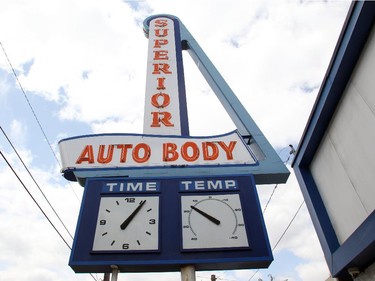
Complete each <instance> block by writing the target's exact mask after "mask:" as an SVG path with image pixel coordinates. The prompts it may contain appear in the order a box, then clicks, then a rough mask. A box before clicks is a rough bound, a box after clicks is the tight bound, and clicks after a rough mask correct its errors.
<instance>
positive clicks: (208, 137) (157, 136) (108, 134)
mask: <svg viewBox="0 0 375 281" xmlns="http://www.w3.org/2000/svg"><path fill="white" fill-rule="evenodd" d="M234 133H236V134H237V135H238V136H239V137H240V139H242V138H241V135H240V134H239V132H238V130H233V131H231V132H229V133H225V134H220V135H214V136H180V135H153V134H136V133H103V134H90V135H80V136H74V137H69V138H65V139H61V140H60V141H59V142H58V143H59V144H60V143H61V142H64V141H69V140H73V139H81V138H92V137H101V136H135V137H150V138H160V139H168V138H174V139H178V138H182V139H212V138H220V137H225V136H229V135H231V134H234Z"/></svg>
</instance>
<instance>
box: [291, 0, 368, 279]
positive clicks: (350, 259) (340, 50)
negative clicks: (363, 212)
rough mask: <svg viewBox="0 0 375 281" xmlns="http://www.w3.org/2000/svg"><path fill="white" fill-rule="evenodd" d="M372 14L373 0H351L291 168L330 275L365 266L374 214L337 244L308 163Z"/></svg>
mask: <svg viewBox="0 0 375 281" xmlns="http://www.w3.org/2000/svg"><path fill="white" fill-rule="evenodd" d="M374 20H375V2H371V1H358V2H357V1H355V2H353V3H352V6H351V8H350V10H349V13H348V17H347V19H346V22H345V25H344V28H343V30H342V33H341V35H340V39H339V41H338V44H337V46H336V49H335V52H334V55H333V57H332V59H331V63H330V65H329V68H328V71H327V73H326V76H325V78H324V80H323V83H322V87H321V89H320V92H319V95H318V97H317V100H316V102H315V105H314V107H313V110H312V113H311V115H310V118H309V121H308V123H307V126H306V128H305V131H304V133H303V136H302V139H301V142H300V145H299V148H298V151H297V154H296V157H295V159H294V161H293V164H292V166H293V168H294V171H295V174H296V177H297V180H298V182H299V184H300V187H301V190H302V193H303V196H304V198H305V201H306V205H307V207H308V209H309V212H310V215H311V218H312V221H313V224H314V226H315V229H316V232H317V234H318V237H319V240H320V243H321V246H322V248H323V252H324V255H325V258H326V261H327V264H328V267H329V269H330V272H331V274H332V276H334V277H344V278H345V277H347V276H349V275H348V273H347V268H348V267H351V266H357V267H359V268H360V269H364V268H366V267H367V266H368V265H369V264H371V263H373V262H374V260H375V249H374V248H375V236H374V233H375V214H374V213H372V214H371V215H370V216H369V217H368V218H367V219H366V220H365V221H364V222H363V224H362V225H361V226H360V227H359V228H358V229H357V230H356V231H355V232H354V233H353V234H352V235H351V236H350V237H349V238H348V239H347V240H346V241H345V242H344V243H343V244H342V245H340V244H339V242H338V239H337V236H336V234H335V231H334V228H333V226H332V223H331V221H330V219H329V216H328V214H327V211H326V208H325V206H324V203H323V201H322V199H321V197H320V194H319V191H318V188H317V186H316V183H315V181H314V178H313V176H312V174H311V171H310V167H309V166H310V164H311V162H312V160H313V157H314V155H315V153H316V151H317V149H318V147H319V144H320V142H321V140H322V138H323V136H324V134H325V131H326V129H327V127H328V126H329V123H330V120H331V118H332V116H333V114H334V112H335V109H336V107H337V105H338V103H339V101H340V99H341V97H342V95H343V93H344V92H345V88H346V85H347V83H348V81H349V79H350V76H351V75H352V72H353V70H354V68H355V66H356V63H357V61H358V59H359V57H360V55H361V53H362V50H363V48H364V46H365V44H366V42H367V38H368V35H369V33H370V32H371V29H372V28H373V23H374Z"/></svg>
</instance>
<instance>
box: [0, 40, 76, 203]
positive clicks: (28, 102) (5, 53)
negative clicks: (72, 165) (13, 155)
mask: <svg viewBox="0 0 375 281" xmlns="http://www.w3.org/2000/svg"><path fill="white" fill-rule="evenodd" d="M0 45H1V48H2V49H3V53H4V55H5V58H6V59H7V61H8V64H9V67H10V69H11V70H12V73H13V75H14V77H15V79H16V81H17V84H18V86H19V87H20V89H21V92H22V94H23V96H24V98H25V99H26V102H27V104H28V106H29V108H30V110H31V112H32V114H33V116H34V118H35V120H36V122H37V124H38V126H39V128H40V130H41V132H42V134H43V137H44V139H45V140H46V142H47V144H48V147H49V149H50V150H51V152H52V155H53V157H54V158H55V160H56V162H57V163H58V165H59V167H60V169H61V168H62V166H61V163H60V161H59V159H58V157H57V155H56V153H55V151H54V150H53V147H52V145H51V142H50V141H49V139H48V137H47V134H46V132H45V131H44V129H43V126H42V123H41V122H40V121H39V118H38V116H37V115H36V112H35V110H34V108H33V106H32V105H31V102H30V100H29V98H28V97H27V95H26V91H25V90H24V88H23V86H22V84H21V81H20V80H19V79H18V75H17V72H16V71H15V69H14V67H13V64H12V62H11V61H10V59H9V57H8V54H7V52H6V51H5V48H4V46H3V44H2V43H1V42H0ZM70 187H71V189H72V191H73V193H74V195H75V197H76V198H77V200H78V201H79V198H78V196H77V193H76V192H75V191H74V189H73V187H72V186H70Z"/></svg>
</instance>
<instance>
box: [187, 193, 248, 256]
mask: <svg viewBox="0 0 375 281" xmlns="http://www.w3.org/2000/svg"><path fill="white" fill-rule="evenodd" d="M181 216H182V248H183V250H189V249H210V248H212V249H215V248H242V247H247V248H248V247H249V242H248V239H247V233H246V226H245V222H244V218H243V214H242V208H241V202H240V197H239V195H238V194H225V195H224V194H222V195H193V196H190V195H186V196H181Z"/></svg>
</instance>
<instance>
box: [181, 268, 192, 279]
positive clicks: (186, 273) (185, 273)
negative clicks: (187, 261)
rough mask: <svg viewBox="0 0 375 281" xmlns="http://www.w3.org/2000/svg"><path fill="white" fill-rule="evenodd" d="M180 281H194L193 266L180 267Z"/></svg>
mask: <svg viewBox="0 0 375 281" xmlns="http://www.w3.org/2000/svg"><path fill="white" fill-rule="evenodd" d="M181 281H195V267H194V265H185V266H183V267H181Z"/></svg>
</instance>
